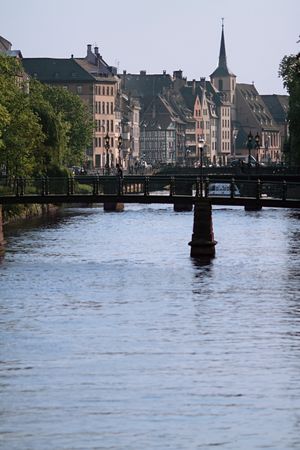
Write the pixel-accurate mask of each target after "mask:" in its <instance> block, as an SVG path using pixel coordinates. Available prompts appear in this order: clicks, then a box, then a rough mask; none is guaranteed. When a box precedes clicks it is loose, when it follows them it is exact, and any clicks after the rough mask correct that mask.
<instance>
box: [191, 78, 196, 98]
mask: <svg viewBox="0 0 300 450" xmlns="http://www.w3.org/2000/svg"><path fill="white" fill-rule="evenodd" d="M192 93H193V95H195V94H196V80H195V79H194V80H193V81H192Z"/></svg>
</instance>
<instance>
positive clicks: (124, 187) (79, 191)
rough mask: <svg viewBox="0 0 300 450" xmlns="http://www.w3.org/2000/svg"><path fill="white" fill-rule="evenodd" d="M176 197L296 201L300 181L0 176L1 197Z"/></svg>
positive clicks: (172, 177)
mask: <svg viewBox="0 0 300 450" xmlns="http://www.w3.org/2000/svg"><path fill="white" fill-rule="evenodd" d="M49 195H52V196H55V195H57V196H75V195H80V196H91V195H94V196H99V197H101V196H105V195H110V196H111V195H113V196H124V195H126V196H131V195H135V196H136V195H141V196H154V195H156V196H157V195H159V196H176V197H181V196H182V197H207V198H214V197H228V198H236V197H243V198H250V199H262V198H270V199H277V200H289V199H290V200H299V199H300V181H299V182H290V181H288V182H287V181H285V180H284V181H269V180H259V179H257V180H249V179H242V180H240V179H237V180H235V179H234V178H232V179H231V180H228V179H227V180H224V179H218V178H212V177H198V176H149V177H147V176H146V177H145V176H138V175H136V176H135V175H129V176H126V177H124V178H119V177H116V176H79V177H69V178H67V177H51V178H47V177H40V178H10V179H8V178H7V177H0V198H1V197H7V196H49Z"/></svg>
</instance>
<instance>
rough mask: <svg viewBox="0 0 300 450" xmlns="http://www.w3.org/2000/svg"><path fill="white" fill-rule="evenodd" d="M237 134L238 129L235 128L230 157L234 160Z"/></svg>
mask: <svg viewBox="0 0 300 450" xmlns="http://www.w3.org/2000/svg"><path fill="white" fill-rule="evenodd" d="M238 132H239V130H238V129H236V128H234V129H233V154H232V156H233V158H234V159H235V153H236V140H237V137H238Z"/></svg>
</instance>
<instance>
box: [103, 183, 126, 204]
mask: <svg viewBox="0 0 300 450" xmlns="http://www.w3.org/2000/svg"><path fill="white" fill-rule="evenodd" d="M121 183H122V179H121V178H117V177H108V178H107V179H106V180H105V181H104V186H103V190H104V194H107V195H109V194H111V195H116V194H121ZM103 209H104V211H108V212H121V211H123V210H124V203H120V202H104V204H103Z"/></svg>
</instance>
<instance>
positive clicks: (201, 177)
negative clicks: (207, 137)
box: [198, 138, 204, 197]
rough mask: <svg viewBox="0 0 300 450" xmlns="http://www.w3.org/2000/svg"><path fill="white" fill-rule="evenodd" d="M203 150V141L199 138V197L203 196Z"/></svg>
mask: <svg viewBox="0 0 300 450" xmlns="http://www.w3.org/2000/svg"><path fill="white" fill-rule="evenodd" d="M203 148H204V139H203V138H199V140H198V149H199V155H198V156H199V157H200V181H201V183H200V196H201V197H202V195H203Z"/></svg>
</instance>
